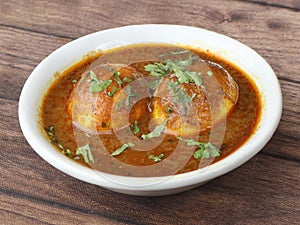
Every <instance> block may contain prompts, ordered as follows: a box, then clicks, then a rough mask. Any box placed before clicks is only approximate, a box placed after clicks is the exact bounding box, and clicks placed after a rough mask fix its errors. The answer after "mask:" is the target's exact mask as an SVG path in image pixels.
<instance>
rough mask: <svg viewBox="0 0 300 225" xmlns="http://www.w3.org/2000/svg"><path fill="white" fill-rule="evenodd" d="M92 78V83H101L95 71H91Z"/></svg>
mask: <svg viewBox="0 0 300 225" xmlns="http://www.w3.org/2000/svg"><path fill="white" fill-rule="evenodd" d="M90 76H91V79H90V80H89V82H91V81H95V82H99V80H98V77H97V76H96V74H95V73H94V71H92V70H90Z"/></svg>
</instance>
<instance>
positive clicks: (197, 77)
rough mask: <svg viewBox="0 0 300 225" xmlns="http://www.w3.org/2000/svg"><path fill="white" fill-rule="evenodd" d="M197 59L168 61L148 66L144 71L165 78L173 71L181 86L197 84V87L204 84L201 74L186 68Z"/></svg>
mask: <svg viewBox="0 0 300 225" xmlns="http://www.w3.org/2000/svg"><path fill="white" fill-rule="evenodd" d="M197 59H198V58H197V57H192V55H191V54H190V55H189V58H188V59H186V60H182V59H181V60H179V59H178V60H170V59H167V60H166V61H165V63H164V64H163V63H160V62H155V63H153V64H148V65H146V66H145V67H144V69H145V70H146V71H148V72H150V74H151V75H152V76H156V77H163V76H165V75H167V74H170V72H171V71H173V72H174V73H175V75H176V77H177V79H178V82H179V84H182V83H188V82H190V83H195V84H196V85H197V86H199V85H201V84H202V77H201V74H200V73H199V72H195V71H189V70H186V68H187V67H188V66H190V65H192V63H193V60H197Z"/></svg>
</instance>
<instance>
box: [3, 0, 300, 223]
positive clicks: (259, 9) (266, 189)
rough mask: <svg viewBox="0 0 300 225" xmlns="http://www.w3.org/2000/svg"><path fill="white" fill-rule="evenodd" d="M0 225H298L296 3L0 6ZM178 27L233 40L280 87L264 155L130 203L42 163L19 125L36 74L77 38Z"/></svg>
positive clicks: (299, 41) (299, 29)
mask: <svg viewBox="0 0 300 225" xmlns="http://www.w3.org/2000/svg"><path fill="white" fill-rule="evenodd" d="M0 15H1V16H0V50H1V51H0V146H1V154H0V174H1V175H0V176H1V182H0V218H1V219H0V224H255V225H256V224H276V225H277V224H298V223H299V220H300V194H299V193H300V188H299V184H300V173H299V171H300V153H299V140H300V133H299V127H300V116H299V109H300V102H299V94H300V81H299V71H300V57H299V56H300V50H299V46H300V38H299V37H300V12H299V2H298V1H294V0H284V1H278V0H272V1H271V0H247V1H222V0H215V1H209V0H201V1H192V0H187V1H179V0H172V1H171V0H167V1H148V0H140V1H123V0H119V1H92V0H88V1H85V2H83V1H17V0H15V1H14V0H11V1H1V0H0ZM142 23H169V24H184V25H192V26H196V27H203V28H205V29H209V30H213V31H216V32H219V33H222V34H225V35H228V36H230V37H233V38H235V39H237V40H239V41H241V42H243V43H245V44H247V45H248V46H250V47H251V48H253V49H255V50H256V51H257V52H258V53H259V54H261V55H262V56H263V57H264V58H265V59H266V60H267V61H268V62H269V63H270V65H271V66H272V68H273V69H274V71H275V73H276V74H277V76H278V77H279V81H280V84H281V88H282V94H283V103H284V109H283V114H282V120H281V122H280V125H279V127H278V129H277V131H276V133H275V134H274V136H273V138H272V139H271V141H270V142H269V143H268V144H267V145H266V146H265V147H264V148H263V150H262V151H261V152H260V153H259V154H258V155H257V156H255V157H254V158H253V159H251V160H250V161H248V162H247V163H246V164H244V165H243V166H241V167H240V168H238V169H236V170H234V171H232V172H231V173H228V174H226V175H224V176H222V177H220V178H218V179H215V180H213V181H211V182H209V183H208V184H206V185H204V186H201V187H199V188H196V189H194V190H192V191H188V192H185V193H182V194H177V195H173V196H165V197H155V198H146V197H134V196H127V195H122V194H118V193H113V192H111V191H108V190H106V189H103V188H100V187H96V186H94V185H91V184H87V183H85V182H82V181H79V180H76V179H74V178H72V177H70V176H67V175H65V174H63V173H62V172H60V171H58V170H56V169H55V168H53V167H52V166H51V165H49V164H48V163H47V162H45V161H44V160H42V159H41V158H40V157H39V156H38V155H37V154H36V153H35V152H34V151H33V150H32V148H31V147H30V146H29V145H28V144H27V142H26V140H25V139H24V137H23V135H22V133H21V130H20V128H19V123H18V113H17V110H18V99H19V95H20V92H21V89H22V86H23V84H24V83H25V81H26V79H27V78H28V76H29V74H30V73H31V71H32V70H33V69H34V67H35V66H36V65H37V64H38V63H39V62H40V61H41V60H42V59H43V58H44V57H46V56H47V55H48V54H50V53H51V52H52V51H53V50H55V49H56V48H58V47H60V46H62V45H63V44H65V43H67V42H69V41H71V40H73V39H75V38H78V37H80V36H82V35H85V34H88V33H92V32H95V31H98V30H103V29H106V28H111V27H118V26H123V25H129V24H142Z"/></svg>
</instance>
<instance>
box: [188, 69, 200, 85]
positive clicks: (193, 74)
mask: <svg viewBox="0 0 300 225" xmlns="http://www.w3.org/2000/svg"><path fill="white" fill-rule="evenodd" d="M186 73H187V75H188V76H189V77H190V81H191V82H194V83H195V84H196V85H197V86H200V85H201V84H202V78H201V74H200V73H199V72H195V71H186Z"/></svg>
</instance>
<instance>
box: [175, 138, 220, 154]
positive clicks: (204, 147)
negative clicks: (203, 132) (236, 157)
mask: <svg viewBox="0 0 300 225" xmlns="http://www.w3.org/2000/svg"><path fill="white" fill-rule="evenodd" d="M177 139H179V140H181V141H184V142H186V143H187V145H188V146H197V147H198V149H197V150H196V151H195V152H194V158H196V159H207V158H215V157H218V156H220V155H221V154H220V150H219V149H218V148H216V147H215V146H214V145H213V144H212V143H210V142H198V141H195V140H193V139H183V138H181V137H177Z"/></svg>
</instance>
